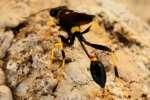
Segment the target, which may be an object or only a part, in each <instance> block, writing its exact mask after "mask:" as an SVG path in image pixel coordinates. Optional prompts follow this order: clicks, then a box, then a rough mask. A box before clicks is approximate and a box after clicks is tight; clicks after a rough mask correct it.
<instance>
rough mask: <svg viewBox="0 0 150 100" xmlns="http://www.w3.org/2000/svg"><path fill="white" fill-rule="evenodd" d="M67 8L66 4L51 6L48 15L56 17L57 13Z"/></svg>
mask: <svg viewBox="0 0 150 100" xmlns="http://www.w3.org/2000/svg"><path fill="white" fill-rule="evenodd" d="M66 9H67V7H66V6H59V7H56V8H52V9H51V10H50V15H51V16H52V17H55V18H56V17H57V15H58V14H59V13H60V12H61V11H64V10H66Z"/></svg>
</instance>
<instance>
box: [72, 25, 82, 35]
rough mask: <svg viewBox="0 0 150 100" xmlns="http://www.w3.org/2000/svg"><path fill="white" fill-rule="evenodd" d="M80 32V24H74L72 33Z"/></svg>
mask: <svg viewBox="0 0 150 100" xmlns="http://www.w3.org/2000/svg"><path fill="white" fill-rule="evenodd" d="M75 32H80V28H79V27H78V26H74V27H72V28H71V33H72V34H73V33H75Z"/></svg>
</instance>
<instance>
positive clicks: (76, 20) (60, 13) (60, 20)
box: [49, 6, 119, 88]
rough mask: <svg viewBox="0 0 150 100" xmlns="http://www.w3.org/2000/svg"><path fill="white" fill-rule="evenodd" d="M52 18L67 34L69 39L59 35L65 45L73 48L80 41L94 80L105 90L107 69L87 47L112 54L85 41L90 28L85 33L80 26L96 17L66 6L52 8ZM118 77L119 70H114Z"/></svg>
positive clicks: (105, 48)
mask: <svg viewBox="0 0 150 100" xmlns="http://www.w3.org/2000/svg"><path fill="white" fill-rule="evenodd" d="M49 14H50V16H52V17H54V18H55V19H56V20H57V25H59V26H60V27H61V29H63V30H64V31H66V32H67V34H68V37H65V36H63V35H59V37H60V39H61V41H62V42H63V44H65V45H67V46H72V45H73V44H74V41H75V38H77V39H78V41H79V43H80V44H81V47H82V48H83V50H84V52H85V53H86V55H87V57H88V58H89V59H90V62H91V64H90V72H91V75H92V78H93V80H94V81H95V82H96V83H97V84H98V85H100V87H102V88H104V87H105V84H106V78H107V77H106V71H105V67H104V65H103V64H102V62H101V61H99V60H98V58H97V56H96V55H94V56H93V55H90V54H89V53H88V51H87V48H86V47H85V45H88V46H91V47H93V48H95V49H99V50H103V51H107V52H112V50H111V49H110V48H108V47H107V46H103V45H98V44H94V43H91V42H89V41H87V40H86V39H85V37H84V36H83V35H84V34H85V33H87V32H88V31H89V30H90V26H89V27H88V28H87V29H85V30H84V31H82V32H81V31H80V26H81V25H84V24H88V23H90V22H92V21H93V19H94V18H95V16H94V15H90V14H85V13H79V12H75V11H73V10H70V9H68V8H67V7H66V6H59V7H55V8H51V9H50V11H49ZM62 54H63V58H65V53H64V51H62ZM114 71H115V75H116V77H119V74H118V71H117V68H116V67H115V69H114Z"/></svg>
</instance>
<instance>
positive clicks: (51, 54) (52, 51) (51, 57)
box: [48, 48, 55, 69]
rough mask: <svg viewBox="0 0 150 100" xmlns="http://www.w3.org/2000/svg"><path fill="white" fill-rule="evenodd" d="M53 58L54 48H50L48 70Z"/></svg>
mask: <svg viewBox="0 0 150 100" xmlns="http://www.w3.org/2000/svg"><path fill="white" fill-rule="evenodd" d="M54 58H55V57H54V48H52V49H51V53H50V64H49V65H48V69H50V68H51V66H52V63H53V60H54Z"/></svg>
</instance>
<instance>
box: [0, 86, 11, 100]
mask: <svg viewBox="0 0 150 100" xmlns="http://www.w3.org/2000/svg"><path fill="white" fill-rule="evenodd" d="M0 100H13V97H12V93H11V90H10V89H9V88H8V87H7V86H5V85H2V86H0Z"/></svg>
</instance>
